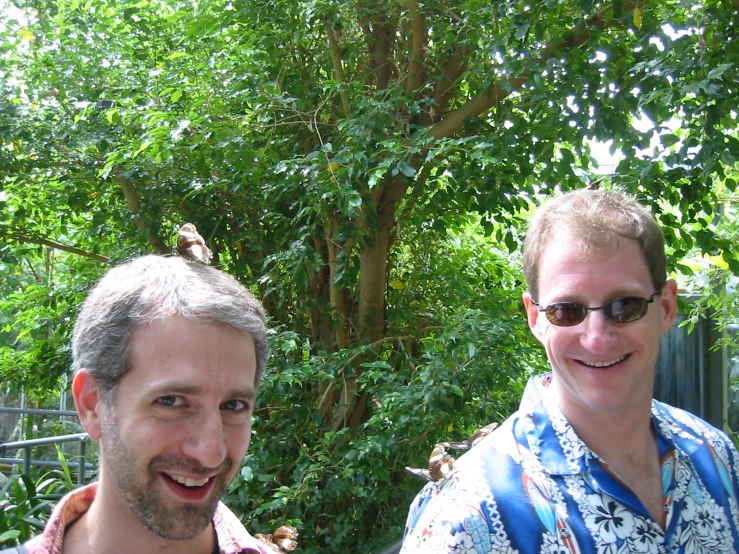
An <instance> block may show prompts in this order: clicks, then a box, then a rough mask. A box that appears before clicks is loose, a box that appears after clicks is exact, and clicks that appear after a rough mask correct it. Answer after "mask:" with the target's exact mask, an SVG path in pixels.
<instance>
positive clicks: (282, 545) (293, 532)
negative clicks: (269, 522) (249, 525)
mask: <svg viewBox="0 0 739 554" xmlns="http://www.w3.org/2000/svg"><path fill="white" fill-rule="evenodd" d="M256 538H257V539H259V540H260V541H262V542H263V543H266V544H269V545H271V546H276V547H277V548H279V549H280V551H282V552H292V551H293V550H295V549H296V548H297V547H298V530H297V529H296V528H295V527H291V526H290V525H282V526H280V527H278V528H277V529H276V530H275V532H274V533H272V534H271V535H262V534H260V533H258V534H257V535H256Z"/></svg>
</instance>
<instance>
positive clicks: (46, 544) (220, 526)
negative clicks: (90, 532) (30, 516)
mask: <svg viewBox="0 0 739 554" xmlns="http://www.w3.org/2000/svg"><path fill="white" fill-rule="evenodd" d="M96 492H97V483H92V484H90V485H87V486H86V487H82V488H80V489H77V490H75V491H72V492H71V493H69V494H68V495H66V496H65V497H64V498H62V499H61V500H60V501H59V504H57V505H56V507H55V508H54V511H53V512H52V514H51V517H50V518H49V521H48V522H47V523H46V527H44V531H43V532H42V533H41V534H40V535H38V536H36V537H33V538H32V539H31V540H29V541H28V542H27V543H26V548H27V549H28V554H62V543H63V542H64V530H65V529H66V527H67V525H71V524H72V523H74V522H75V521H77V520H78V519H79V518H80V517H81V516H82V514H84V513H85V512H87V510H88V509H89V508H90V506H91V505H92V501H93V500H95V493H96ZM213 527H214V528H215V530H216V536H217V537H218V546H219V548H220V553H221V554H275V553H276V552H278V551H277V550H275V549H274V548H272V547H271V546H269V545H267V544H265V543H263V542H261V541H259V540H257V539H255V538H254V537H252V536H251V535H250V534H249V532H248V531H247V530H246V529H245V528H244V526H243V525H242V523H241V522H240V521H239V520H238V518H237V517H236V516H235V515H234V514H233V512H232V511H231V510H229V509H228V508H226V506H225V505H224V504H223V503H222V502H219V503H218V507H217V508H216V511H215V513H214V514H213Z"/></svg>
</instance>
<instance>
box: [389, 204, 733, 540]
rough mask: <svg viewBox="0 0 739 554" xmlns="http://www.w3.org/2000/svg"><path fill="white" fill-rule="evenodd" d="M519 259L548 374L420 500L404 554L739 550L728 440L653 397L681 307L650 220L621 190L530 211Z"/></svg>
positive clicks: (526, 301) (658, 234)
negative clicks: (663, 342)
mask: <svg viewBox="0 0 739 554" xmlns="http://www.w3.org/2000/svg"><path fill="white" fill-rule="evenodd" d="M523 254H524V273H525V276H526V282H527V286H528V291H527V292H525V293H524V294H523V302H524V305H525V307H526V313H527V317H528V324H529V327H530V328H531V330H532V332H533V333H534V335H535V336H536V338H537V339H538V340H539V341H540V342H541V343H542V345H543V346H544V348H545V349H546V352H547V357H548V359H549V363H550V365H551V368H552V372H551V373H549V374H546V375H539V376H535V377H533V378H532V379H531V380H530V381H529V383H528V385H527V387H526V390H525V392H524V397H523V400H522V402H521V406H520V409H519V410H518V412H516V413H515V414H514V415H513V416H511V417H510V418H509V419H508V420H507V421H506V422H505V423H504V424H503V425H501V426H500V427H499V428H498V429H497V430H496V431H494V432H493V433H492V434H490V435H489V436H488V437H487V438H486V439H484V440H482V441H481V442H480V443H479V444H478V445H477V446H475V447H474V448H473V449H472V450H471V451H470V452H469V453H468V454H466V455H465V456H463V457H462V458H460V460H458V462H457V467H456V469H455V470H454V471H452V472H451V473H450V474H449V475H448V476H447V477H446V478H445V479H443V480H441V481H439V482H436V483H430V484H429V485H427V486H426V487H425V488H424V489H423V490H422V491H421V493H420V494H419V495H418V497H417V498H416V500H415V502H414V503H413V505H412V506H411V510H410V513H409V516H408V523H407V528H406V534H405V537H404V542H403V549H402V550H401V553H402V554H410V553H414V554H421V553H431V552H433V553H447V552H450V553H451V552H455V553H465V554H472V553H475V554H483V553H487V552H510V553H514V552H517V553H519V554H534V553H536V554H539V553H544V552H547V553H557V554H565V553H581V554H589V553H613V554H617V553H631V552H640V553H641V552H645V553H665V554H666V553H668V552H669V553H671V554H673V553H683V554H692V553H699V552H726V553H735V552H739V531H738V529H739V505H738V504H737V501H738V499H739V484H738V483H739V476H738V475H737V471H739V455H738V454H737V451H736V449H735V448H734V446H733V444H732V442H731V440H729V438H728V437H727V436H726V435H725V434H724V433H722V432H721V431H719V430H717V429H715V428H713V427H712V426H710V425H709V424H708V423H706V422H704V421H702V420H700V419H699V418H697V417H695V416H693V415H691V414H688V413H687V412H684V411H682V410H678V409H676V408H673V407H670V406H667V405H665V404H662V403H660V402H657V401H655V400H653V399H652V390H653V383H654V370H655V364H656V361H657V355H658V353H659V341H660V337H661V336H662V335H663V334H664V333H666V332H667V331H668V330H669V329H670V328H671V327H672V324H673V322H674V320H675V315H676V311H677V285H676V283H675V281H673V280H672V279H667V274H666V270H665V266H666V258H665V253H664V239H663V236H662V232H661V230H660V229H659V227H658V226H657V223H656V221H655V220H654V218H653V217H652V215H651V214H650V213H649V212H648V211H647V210H646V209H644V208H643V207H642V206H640V205H639V204H637V203H636V202H635V201H634V200H633V199H631V198H630V197H628V196H626V195H623V194H620V193H618V192H611V191H605V190H595V191H594V190H581V191H576V192H571V193H567V194H564V195H562V196H558V197H556V198H553V199H550V200H549V201H547V202H546V203H544V205H543V206H542V207H541V208H540V209H539V211H538V212H537V214H536V216H535V217H534V219H533V221H532V222H531V225H530V227H529V231H528V233H527V237H526V241H525V244H524V252H523Z"/></svg>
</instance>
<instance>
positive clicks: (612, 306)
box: [604, 296, 649, 323]
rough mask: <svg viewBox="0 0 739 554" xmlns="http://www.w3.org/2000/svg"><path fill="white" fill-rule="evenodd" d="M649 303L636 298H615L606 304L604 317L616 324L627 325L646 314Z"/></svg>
mask: <svg viewBox="0 0 739 554" xmlns="http://www.w3.org/2000/svg"><path fill="white" fill-rule="evenodd" d="M648 308H649V302H647V300H646V299H644V298H639V297H638V296H630V297H628V298H616V299H615V300H612V301H611V302H609V303H608V304H606V306H605V308H604V310H605V313H606V316H607V317H608V318H609V319H612V320H613V321H615V322H616V323H628V322H630V321H636V320H637V319H641V318H642V317H644V315H645V314H646V313H647V309H648Z"/></svg>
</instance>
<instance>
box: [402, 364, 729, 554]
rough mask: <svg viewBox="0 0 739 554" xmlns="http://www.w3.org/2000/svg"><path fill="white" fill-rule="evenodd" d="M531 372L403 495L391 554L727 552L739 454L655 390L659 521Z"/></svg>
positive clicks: (544, 378) (541, 378)
mask: <svg viewBox="0 0 739 554" xmlns="http://www.w3.org/2000/svg"><path fill="white" fill-rule="evenodd" d="M550 375H551V374H549V375H543V376H542V375H540V376H536V377H533V378H532V379H531V380H530V381H529V383H528V385H527V387H526V390H525V392H524V397H523V400H522V402H521V406H520V408H519V410H518V411H517V412H516V413H515V414H514V415H513V416H511V417H510V418H509V419H508V420H506V422H505V423H503V425H501V426H500V427H499V428H498V429H496V430H495V431H494V432H493V433H491V434H490V435H488V436H487V437H486V438H485V439H483V440H482V441H481V442H480V443H478V444H477V445H476V446H475V447H474V448H473V449H472V450H470V451H469V452H468V453H467V454H465V455H464V456H462V457H461V458H460V459H459V460H458V462H457V464H456V469H455V470H454V471H453V472H451V473H450V474H449V475H448V476H447V478H446V479H444V480H442V481H440V482H436V483H429V484H428V485H426V487H424V488H423V490H422V491H421V492H420V493H419V494H418V496H417V497H416V499H415V501H414V502H413V504H412V505H411V508H410V512H409V514H408V521H407V524H406V532H405V536H404V540H403V547H402V550H401V554H442V553H452V552H454V553H458V554H473V553H474V554H485V553H489V552H496V553H497V552H501V553H503V552H506V553H511V554H513V553H518V554H544V553H548V554H555V553H556V554H574V553H580V554H591V553H598V554H601V553H602V554H626V553H637V552H638V553H660V554H668V553H669V554H678V553H680V554H702V553H706V554H708V553H711V554H714V553H717V552H725V553H732V554H734V553H736V552H739V509H738V507H737V499H739V478H738V476H739V473H738V472H739V454H737V451H736V448H735V447H734V446H733V444H732V442H731V440H730V439H729V438H728V437H727V436H726V435H725V434H724V433H723V432H721V431H719V430H717V429H715V428H714V427H712V426H710V425H709V424H708V423H706V422H704V421H702V420H701V419H699V418H697V417H695V416H693V415H691V414H689V413H687V412H684V411H683V410H679V409H677V408H673V407H671V406H668V405H666V404H662V403H661V402H657V401H656V400H653V401H652V426H653V428H654V431H655V434H656V437H657V447H658V450H659V455H660V459H661V461H662V462H661V463H662V488H663V493H664V508H665V512H666V516H667V517H666V526H665V529H664V530H663V529H662V528H661V527H660V526H659V524H658V523H657V522H656V521H655V520H654V518H652V517H651V516H650V515H649V512H648V511H647V509H646V508H645V507H644V505H643V504H642V502H641V501H640V500H639V499H638V498H637V496H636V495H635V494H634V493H633V492H632V491H631V490H630V489H629V488H628V487H627V486H626V485H625V484H624V483H623V482H622V481H621V480H620V479H619V478H618V477H617V476H616V475H615V474H614V472H612V471H610V470H609V469H608V466H607V465H606V464H605V463H604V462H603V461H602V460H601V459H599V458H598V456H597V455H596V454H595V453H593V452H592V451H590V450H589V449H588V447H587V446H586V445H585V443H583V442H582V440H580V438H579V437H578V436H577V435H576V434H575V431H574V429H573V428H572V426H571V425H570V424H569V423H568V422H567V420H566V419H565V417H564V415H563V414H562V412H561V410H560V409H559V407H558V406H557V404H556V401H555V400H554V399H553V398H552V395H550V394H548V393H547V389H546V384H547V383H548V379H549V376H550Z"/></svg>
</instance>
